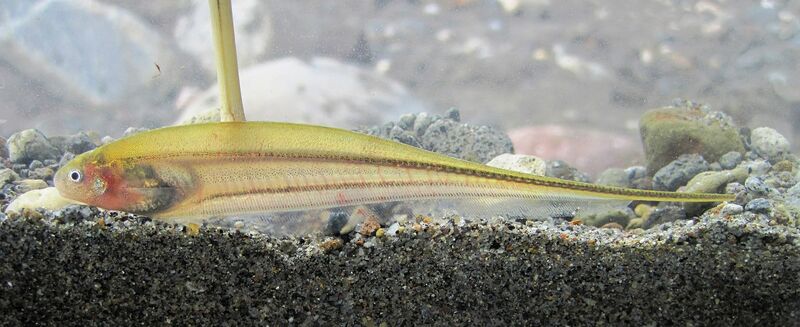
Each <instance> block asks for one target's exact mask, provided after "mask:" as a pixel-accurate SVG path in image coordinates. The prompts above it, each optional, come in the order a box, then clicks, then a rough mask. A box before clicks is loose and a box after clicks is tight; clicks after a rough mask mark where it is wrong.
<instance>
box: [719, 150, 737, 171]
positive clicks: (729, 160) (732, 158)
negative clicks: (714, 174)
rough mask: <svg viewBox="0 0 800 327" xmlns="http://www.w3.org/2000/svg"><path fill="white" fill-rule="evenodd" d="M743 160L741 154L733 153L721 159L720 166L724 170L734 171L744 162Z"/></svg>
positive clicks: (724, 155)
mask: <svg viewBox="0 0 800 327" xmlns="http://www.w3.org/2000/svg"><path fill="white" fill-rule="evenodd" d="M742 158H743V157H742V154H741V153H740V152H736V151H731V152H728V153H726V154H723V155H722V156H721V157H719V165H720V167H722V169H733V168H734V167H736V166H738V165H739V164H740V163H741V162H742Z"/></svg>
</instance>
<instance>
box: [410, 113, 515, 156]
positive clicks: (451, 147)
mask: <svg viewBox="0 0 800 327" xmlns="http://www.w3.org/2000/svg"><path fill="white" fill-rule="evenodd" d="M420 143H421V144H422V147H423V148H425V149H426V150H428V151H433V152H437V153H441V154H444V155H447V156H451V157H456V158H460V159H464V160H468V161H474V162H480V163H484V162H487V161H489V160H491V159H492V158H494V157H496V156H498V155H500V154H503V153H512V152H514V147H513V146H512V144H511V139H509V138H508V135H506V134H505V133H503V132H501V131H499V130H497V129H495V128H491V127H488V126H474V125H469V124H462V123H459V122H457V121H454V120H451V119H438V120H436V121H434V122H432V123H431V124H430V126H428V129H426V130H425V133H424V134H423V135H422V138H421V142H420Z"/></svg>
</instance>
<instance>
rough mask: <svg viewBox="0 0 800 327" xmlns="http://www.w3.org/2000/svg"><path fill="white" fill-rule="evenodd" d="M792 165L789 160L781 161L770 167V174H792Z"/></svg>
mask: <svg viewBox="0 0 800 327" xmlns="http://www.w3.org/2000/svg"><path fill="white" fill-rule="evenodd" d="M793 170H794V164H792V162H791V161H789V160H781V161H778V162H776V163H775V164H774V165H772V172H784V171H785V172H792V171H793Z"/></svg>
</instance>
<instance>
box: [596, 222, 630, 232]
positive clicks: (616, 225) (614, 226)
mask: <svg viewBox="0 0 800 327" xmlns="http://www.w3.org/2000/svg"><path fill="white" fill-rule="evenodd" d="M600 228H607V229H619V230H623V229H625V228H624V227H622V225H620V224H619V223H615V222H610V223H608V224H605V225H603V226H600Z"/></svg>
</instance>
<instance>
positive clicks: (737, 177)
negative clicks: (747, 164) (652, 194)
mask: <svg viewBox="0 0 800 327" xmlns="http://www.w3.org/2000/svg"><path fill="white" fill-rule="evenodd" d="M746 179H747V170H746V169H744V168H736V169H731V170H722V171H706V172H702V173H699V174H697V175H695V176H694V177H693V178H692V179H691V180H689V182H687V183H686V187H684V188H683V189H682V191H683V192H689V193H717V192H719V191H721V190H723V189H724V188H725V186H726V185H728V183H733V182H738V183H743V182H745V180H746Z"/></svg>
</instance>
